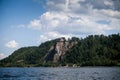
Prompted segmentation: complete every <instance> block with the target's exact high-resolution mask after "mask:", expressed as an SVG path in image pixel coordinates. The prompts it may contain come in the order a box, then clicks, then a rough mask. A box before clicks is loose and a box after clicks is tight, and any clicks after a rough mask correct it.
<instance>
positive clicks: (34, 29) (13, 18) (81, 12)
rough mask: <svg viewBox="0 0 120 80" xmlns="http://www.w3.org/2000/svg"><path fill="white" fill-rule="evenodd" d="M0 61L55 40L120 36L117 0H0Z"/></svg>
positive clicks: (119, 8) (119, 5)
mask: <svg viewBox="0 0 120 80" xmlns="http://www.w3.org/2000/svg"><path fill="white" fill-rule="evenodd" d="M0 10H1V11H0V59H1V58H3V57H6V56H8V55H10V54H11V53H12V52H13V51H15V50H17V49H18V48H20V47H24V46H38V45H40V43H42V42H45V41H47V40H51V39H55V38H58V37H66V38H68V37H72V36H76V37H85V36H87V35H91V34H92V35H94V34H98V35H100V34H104V35H109V34H114V33H120V1H119V0H0Z"/></svg>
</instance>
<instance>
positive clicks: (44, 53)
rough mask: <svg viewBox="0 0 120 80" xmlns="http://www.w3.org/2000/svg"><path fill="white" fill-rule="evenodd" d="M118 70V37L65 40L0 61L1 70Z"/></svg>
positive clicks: (89, 37)
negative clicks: (43, 67) (18, 68)
mask: <svg viewBox="0 0 120 80" xmlns="http://www.w3.org/2000/svg"><path fill="white" fill-rule="evenodd" d="M66 65H68V66H120V34H112V35H109V36H104V35H90V36H87V37H86V38H84V39H82V38H81V39H79V38H76V37H72V38H71V39H68V40H66V39H65V38H64V37H62V38H58V39H55V40H51V41H47V42H45V43H42V44H41V45H40V46H33V47H23V48H20V49H18V50H16V51H15V52H13V53H12V54H11V55H10V56H8V57H7V58H5V59H3V60H1V61H0V66H1V67H30V66H66Z"/></svg>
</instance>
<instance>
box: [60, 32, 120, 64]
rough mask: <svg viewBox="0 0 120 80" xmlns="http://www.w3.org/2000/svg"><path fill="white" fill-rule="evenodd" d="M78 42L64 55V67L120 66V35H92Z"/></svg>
mask: <svg viewBox="0 0 120 80" xmlns="http://www.w3.org/2000/svg"><path fill="white" fill-rule="evenodd" d="M76 39H77V38H76ZM77 40H78V39H77ZM78 42H79V43H78V45H76V46H74V47H73V48H72V49H70V50H69V51H68V52H67V53H66V55H64V58H63V60H62V63H63V65H66V64H68V63H69V64H77V65H81V66H114V65H119V66H120V34H113V35H110V36H104V35H94V36H93V35H90V36H88V37H86V38H85V39H80V40H79V41H78Z"/></svg>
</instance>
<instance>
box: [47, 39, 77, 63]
mask: <svg viewBox="0 0 120 80" xmlns="http://www.w3.org/2000/svg"><path fill="white" fill-rule="evenodd" d="M76 44H77V41H71V40H66V39H65V38H64V37H62V38H58V39H56V43H55V44H54V45H52V46H51V47H50V49H49V51H48V53H47V54H46V56H45V62H48V61H52V62H54V63H57V62H59V61H61V59H62V56H63V55H65V53H66V52H67V51H68V50H69V49H70V48H72V47H73V46H74V45H76Z"/></svg>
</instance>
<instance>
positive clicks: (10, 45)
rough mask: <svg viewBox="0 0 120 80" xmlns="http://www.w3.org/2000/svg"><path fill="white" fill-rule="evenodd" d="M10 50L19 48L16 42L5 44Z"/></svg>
mask: <svg viewBox="0 0 120 80" xmlns="http://www.w3.org/2000/svg"><path fill="white" fill-rule="evenodd" d="M5 46H6V47H8V48H16V47H18V43H17V42H16V41H15V40H11V41H9V42H7V43H6V44H5Z"/></svg>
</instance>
